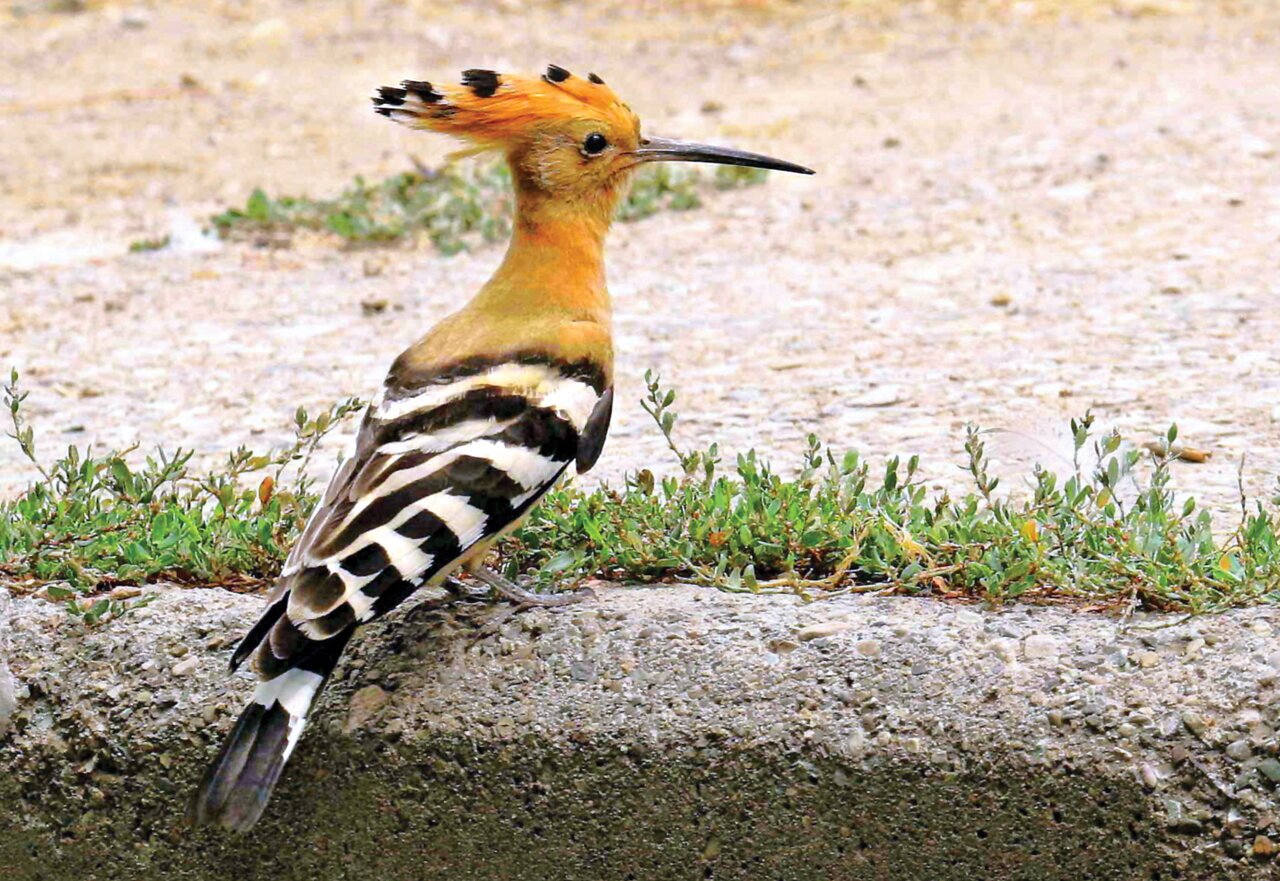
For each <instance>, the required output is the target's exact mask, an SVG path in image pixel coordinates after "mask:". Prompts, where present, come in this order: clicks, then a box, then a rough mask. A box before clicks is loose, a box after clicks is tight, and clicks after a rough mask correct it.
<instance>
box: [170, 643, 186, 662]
mask: <svg viewBox="0 0 1280 881" xmlns="http://www.w3.org/2000/svg"><path fill="white" fill-rule="evenodd" d="M188 651H190V649H188V648H187V647H186V645H184V644H183V643H180V642H179V643H176V644H174V645H171V646H169V655H170V657H174V658H180V657H182V656H183V655H185V654H186V653H187V652H188Z"/></svg>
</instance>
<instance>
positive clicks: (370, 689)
mask: <svg viewBox="0 0 1280 881" xmlns="http://www.w3.org/2000/svg"><path fill="white" fill-rule="evenodd" d="M390 699H391V695H390V694H388V693H387V692H386V691H385V690H384V689H383V688H382V687H381V686H379V685H366V686H365V687H364V688H362V689H360V690H359V691H357V692H356V693H355V694H353V695H351V704H350V707H349V708H348V710H347V724H346V730H347V733H351V732H352V731H355V730H356V729H357V728H362V727H364V725H365V724H366V723H367V722H368V721H369V720H370V719H371V718H373V715H374V714H375V713H377V712H378V710H380V709H382V707H383V706H385V705H386V703H387V701H389V700H390Z"/></svg>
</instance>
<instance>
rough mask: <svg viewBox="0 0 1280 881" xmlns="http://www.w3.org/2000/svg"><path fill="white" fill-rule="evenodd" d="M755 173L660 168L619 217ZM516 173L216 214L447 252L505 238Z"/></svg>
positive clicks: (266, 234) (428, 173) (687, 199)
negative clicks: (418, 240) (424, 244)
mask: <svg viewBox="0 0 1280 881" xmlns="http://www.w3.org/2000/svg"><path fill="white" fill-rule="evenodd" d="M765 175H766V172H764V171H761V170H760V169H757V168H737V167H734V166H721V167H719V168H717V169H716V171H715V172H714V174H711V175H704V174H702V173H701V172H699V171H698V170H696V169H685V168H676V167H672V166H665V165H659V166H654V167H652V168H649V169H645V170H644V171H643V172H642V173H641V174H639V175H638V176H637V178H636V181H635V185H634V186H633V187H632V189H631V192H630V194H629V195H628V196H627V198H626V199H625V200H624V201H623V203H622V204H621V205H620V206H619V209H618V218H619V219H620V220H623V221H632V220H639V219H641V218H644V217H649V216H651V215H653V214H656V213H658V212H660V211H687V210H691V209H693V208H697V207H699V206H700V205H701V204H702V198H703V195H704V194H705V193H706V192H707V191H708V190H725V189H735V188H738V187H744V186H753V185H756V184H760V183H763V182H764V179H765ZM513 208H514V205H513V198H512V194H511V175H510V172H509V171H508V170H507V167H506V166H505V165H503V164H501V163H496V164H488V165H480V166H476V167H465V168H464V167H460V166H448V167H446V168H443V169H440V170H431V169H419V170H417V171H412V172H404V173H402V174H397V175H393V176H392V177H389V178H387V179H385V180H383V181H378V182H373V183H371V182H368V181H366V180H364V179H363V178H359V177H357V178H356V179H355V182H354V183H353V184H352V185H351V186H349V187H347V189H346V190H344V191H343V192H342V193H341V194H340V195H338V196H337V197H335V198H332V199H312V198H308V197H303V196H279V197H273V196H268V195H267V194H266V192H264V191H263V190H261V189H257V190H254V191H253V194H252V195H251V196H250V197H249V200H248V202H246V203H245V206H244V207H243V208H232V209H229V210H227V211H224V212H222V213H221V214H218V215H216V216H215V217H214V218H213V219H212V220H213V225H214V227H215V228H216V229H217V231H218V233H219V235H221V236H222V237H223V238H232V239H245V238H248V239H257V240H260V241H265V242H272V241H279V242H283V241H287V240H288V238H289V236H290V235H291V234H292V232H293V231H295V230H300V229H302V230H313V231H320V232H326V233H329V234H331V235H333V236H336V237H337V238H338V239H339V240H340V241H342V242H344V243H346V244H351V245H370V244H379V243H384V244H385V243H390V242H396V241H400V240H404V239H409V238H413V237H417V236H422V237H424V238H426V239H427V240H429V241H430V242H431V243H432V244H433V245H434V246H435V247H436V248H437V249H439V250H440V251H441V252H443V253H445V254H455V253H457V252H459V251H461V250H464V249H465V248H467V247H469V246H471V245H473V244H476V243H480V242H493V241H499V240H502V239H505V238H506V237H507V236H508V235H509V234H510V232H511V215H512V211H513Z"/></svg>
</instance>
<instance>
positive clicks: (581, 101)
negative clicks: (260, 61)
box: [373, 64, 813, 222]
mask: <svg viewBox="0 0 1280 881" xmlns="http://www.w3.org/2000/svg"><path fill="white" fill-rule="evenodd" d="M373 103H374V109H375V110H376V111H377V112H378V113H380V114H382V115H383V116H386V117H389V118H390V119H393V120H395V121H396V122H399V123H402V124H404V125H407V126H409V127H410V128H421V129H428V130H430V131H435V132H442V133H444V134H450V135H455V136H457V137H460V138H462V139H464V140H466V141H468V142H469V143H470V144H471V145H472V146H473V148H474V149H475V150H476V151H481V150H497V151H501V152H502V153H504V154H505V155H506V158H507V162H508V164H509V165H510V167H511V171H512V175H513V177H514V178H515V182H516V187H517V190H518V192H519V194H520V196H521V198H522V199H523V200H525V201H526V202H554V203H558V204H560V205H562V206H573V207H575V208H577V209H584V208H594V209H596V210H594V211H592V212H591V213H594V214H599V215H600V216H601V217H602V218H608V217H609V216H611V215H612V212H613V208H614V207H615V206H616V204H617V200H618V199H619V198H620V197H621V195H622V193H624V192H625V190H626V185H627V183H628V181H629V180H630V177H631V172H632V171H633V170H634V169H635V168H637V167H638V166H639V165H641V164H643V163H645V162H655V161H685V162H714V163H719V164H723V165H745V166H751V167H755V168H767V169H773V170H777V171H793V172H799V173H801V174H812V173H813V172H812V171H810V170H809V169H807V168H804V167H802V166H799V165H794V164H792V163H790V162H784V161H782V160H780V159H773V158H770V157H768V156H761V155H759V154H756V153H747V152H744V151H741V150H731V149H728V148H724V147H714V146H710V145H706V144H694V143H689V142H685V141H673V140H667V139H665V138H653V137H646V136H644V135H642V134H641V132H640V119H639V117H637V116H636V114H635V113H634V112H632V110H631V108H630V107H628V106H627V105H626V104H624V103H623V102H622V101H621V100H619V98H618V96H617V95H615V94H614V93H613V90H612V89H610V88H609V87H608V86H607V85H605V83H604V80H602V79H600V77H598V76H596V75H595V74H590V75H588V76H586V77H578V76H574V75H573V74H571V73H569V71H567V70H565V69H564V68H562V67H557V66H556V65H554V64H553V65H551V66H550V67H548V68H547V70H546V73H544V74H542V76H540V77H529V76H518V75H513V74H499V73H495V72H493V71H491V70H467V71H464V72H463V74H462V82H461V83H460V84H457V85H454V84H448V85H446V84H439V83H429V82H421V81H415V80H406V81H404V82H403V83H401V85H400V87H398V88H393V87H384V88H381V89H379V90H378V95H377V97H375V98H374V99H373ZM606 222H607V221H606Z"/></svg>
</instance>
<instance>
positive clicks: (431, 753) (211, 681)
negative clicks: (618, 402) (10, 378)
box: [0, 588, 1280, 881]
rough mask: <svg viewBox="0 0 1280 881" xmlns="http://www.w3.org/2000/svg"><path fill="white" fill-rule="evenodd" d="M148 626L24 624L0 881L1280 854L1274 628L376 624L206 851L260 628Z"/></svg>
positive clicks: (1043, 871)
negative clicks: (208, 800) (286, 765)
mask: <svg viewBox="0 0 1280 881" xmlns="http://www.w3.org/2000/svg"><path fill="white" fill-rule="evenodd" d="M156 593H157V598H156V601H155V602H154V603H153V604H152V605H151V606H149V607H147V608H145V609H143V610H140V611H139V612H138V613H135V614H133V615H131V616H129V617H128V618H126V619H123V620H120V621H115V622H110V623H108V624H107V625H104V626H101V627H98V628H95V629H86V628H84V627H83V626H82V625H80V624H78V623H77V622H74V621H72V620H70V619H69V617H68V616H66V615H65V614H64V613H63V612H62V611H61V609H59V608H57V607H54V606H50V605H49V604H47V603H43V602H41V601H38V600H31V599H21V600H15V601H14V602H13V604H12V606H13V608H12V619H13V620H12V626H11V633H10V644H11V645H10V657H9V664H10V666H11V668H12V670H13V674H14V676H15V677H16V679H17V683H18V689H17V694H18V706H17V709H16V711H15V712H14V713H13V717H12V729H11V730H10V731H9V732H8V733H7V734H0V769H2V770H0V878H4V879H10V878H13V879H50V881H52V879H68V878H73V877H74V878H92V879H124V878H131V879H137V878H165V879H170V878H182V879H213V878H227V877H236V878H241V879H246V881H247V879H259V878H261V879H268V878H269V879H273V881H283V879H295V878H296V879H309V881H314V879H317V878H322V879H325V881H329V879H338V878H385V879H414V881H418V879H435V878H449V879H455V881H456V879H470V878H475V879H480V878H501V879H525V878H528V879H590V881H605V879H627V878H631V879H645V881H660V879H689V878H743V879H746V878H751V879H775V878H777V879H832V878H839V879H864V878H865V879H881V878H893V879H896V881H910V879H929V881H945V879H964V881H975V879H984V881H1003V879H1072V881H1079V879H1082V878H1083V879H1091V881H1096V879H1111V878H1114V879H1125V881H1131V879H1139V878H1141V879H1151V881H1155V879H1162V881H1165V879H1174V878H1177V879H1226V878H1231V879H1240V878H1252V877H1259V878H1261V877H1269V873H1270V872H1271V871H1272V868H1273V864H1272V857H1271V851H1272V849H1273V844H1272V842H1273V841H1274V842H1280V834H1278V833H1280V829H1277V828H1276V827H1275V826H1273V823H1275V818H1276V817H1277V816H1280V806H1278V800H1277V794H1276V791H1275V787H1276V785H1277V782H1280V761H1278V760H1277V757H1276V753H1277V740H1276V735H1275V730H1276V727H1277V724H1278V723H1277V710H1276V694H1277V683H1278V678H1277V677H1278V671H1277V669H1276V668H1277V666H1278V665H1280V638H1278V637H1277V636H1276V635H1275V632H1274V626H1273V621H1274V618H1275V615H1274V613H1273V612H1272V611H1271V610H1269V609H1252V610H1243V611H1239V612H1233V613H1230V614H1227V615H1223V616H1220V617H1213V618H1205V619H1200V620H1195V621H1191V622H1184V623H1177V619H1173V618H1159V617H1155V616H1139V617H1138V618H1137V619H1135V620H1133V621H1130V622H1129V623H1128V626H1127V627H1124V628H1122V627H1121V625H1120V624H1119V622H1117V621H1116V620H1114V619H1112V618H1107V617H1103V616H1100V615H1096V614H1090V613H1076V612H1072V611H1069V610H1065V609H1055V608H1007V609H1003V610H999V611H994V612H983V611H977V610H974V609H971V608H963V607H958V606H955V605H947V604H941V603H936V602H931V601H925V600H911V599H868V598H844V599H838V600H833V601H828V602H822V603H815V604H811V605H801V604H799V603H798V602H796V601H795V600H792V599H789V598H778V597H750V596H736V595H726V594H720V593H716V592H713V591H708V590H698V589H691V588H652V589H641V588H606V589H603V590H601V591H600V598H599V599H598V600H597V601H595V602H593V603H591V604H589V605H584V606H579V607H573V608H571V609H569V610H564V611H558V612H551V611H545V610H533V611H528V612H523V613H520V614H518V615H512V614H510V609H509V607H505V606H496V607H489V606H481V605H477V604H467V605H462V606H453V607H451V608H441V607H439V606H438V604H436V603H434V602H432V601H424V602H421V603H419V604H417V605H416V606H415V607H414V608H413V609H411V610H409V611H408V612H407V613H404V614H397V615H396V616H393V618H392V619H391V620H390V621H387V622H379V623H378V624H376V625H373V626H371V627H369V628H368V629H367V630H366V632H365V633H364V634H362V638H361V639H359V640H358V641H357V644H356V645H355V647H354V650H353V651H352V652H351V656H350V657H349V658H348V659H347V661H346V663H345V665H344V667H343V668H342V669H341V671H340V673H339V676H338V681H337V682H336V683H335V685H334V687H333V688H332V689H331V691H330V692H329V694H328V695H327V696H326V698H325V699H324V701H323V709H322V710H321V711H320V712H319V713H318V714H317V718H316V719H315V721H314V723H313V725H312V726H311V728H310V729H309V731H308V734H307V737H306V739H305V740H304V741H303V744H302V746H301V747H299V750H298V754H297V755H296V756H295V758H294V761H293V763H292V765H291V767H290V769H289V771H288V772H287V773H286V779H285V781H284V783H283V784H282V785H281V788H280V791H279V792H278V794H277V796H276V799H275V801H274V802H273V804H272V806H271V809H270V810H269V812H268V817H267V819H266V820H264V822H263V823H262V824H261V825H260V826H259V827H258V828H257V829H255V830H254V831H253V832H252V833H251V834H249V835H247V836H243V837H232V836H226V835H220V834H216V833H212V832H201V833H199V834H196V833H192V832H190V831H189V830H186V829H185V828H184V827H183V826H182V825H181V816H182V812H183V808H184V804H185V798H186V796H187V794H188V793H189V791H190V789H191V787H192V785H193V783H194V781H195V779H196V778H197V777H198V775H199V773H200V769H201V766H202V765H203V763H204V762H205V761H207V759H208V758H209V757H210V756H211V755H212V752H213V750H214V749H215V748H216V743H217V741H218V740H219V739H220V738H221V737H222V735H223V733H224V732H225V730H226V729H227V727H228V725H229V723H230V717H231V715H232V713H233V712H236V711H238V708H239V705H240V703H241V701H242V700H244V699H245V697H246V695H247V694H248V691H249V689H250V683H249V681H248V680H247V679H246V678H242V677H237V678H235V679H228V678H227V677H226V676H225V674H224V665H225V663H226V658H227V654H228V652H229V650H230V645H231V644H232V642H233V641H234V639H235V638H236V637H238V636H239V635H240V634H241V633H242V632H243V631H244V629H245V628H246V627H247V626H248V624H249V623H250V622H251V620H252V619H253V618H254V617H255V616H256V614H257V613H258V612H259V610H260V609H261V605H262V600H261V598H259V597H246V596H237V595H232V594H227V593H224V592H221V591H214V590H182V589H177V588H158V589H157V590H156ZM1159 625H1171V626H1164V627H1162V628H1161V629H1151V628H1153V627H1157V626H1159Z"/></svg>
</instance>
